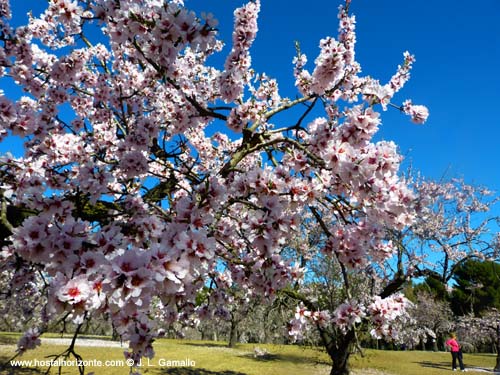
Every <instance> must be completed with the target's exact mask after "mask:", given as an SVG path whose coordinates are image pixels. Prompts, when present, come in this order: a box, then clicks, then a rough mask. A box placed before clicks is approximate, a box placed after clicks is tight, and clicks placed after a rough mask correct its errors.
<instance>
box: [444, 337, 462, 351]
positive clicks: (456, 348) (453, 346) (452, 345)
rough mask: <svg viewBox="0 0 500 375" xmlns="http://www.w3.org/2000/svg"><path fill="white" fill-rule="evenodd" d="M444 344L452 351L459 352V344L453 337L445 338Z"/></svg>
mask: <svg viewBox="0 0 500 375" xmlns="http://www.w3.org/2000/svg"><path fill="white" fill-rule="evenodd" d="M446 346H448V347H449V348H450V350H451V351H452V352H459V351H460V345H458V342H457V340H455V339H449V340H447V341H446Z"/></svg>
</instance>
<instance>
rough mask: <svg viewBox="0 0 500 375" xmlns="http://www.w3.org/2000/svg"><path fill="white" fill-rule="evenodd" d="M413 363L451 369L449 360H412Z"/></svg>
mask: <svg viewBox="0 0 500 375" xmlns="http://www.w3.org/2000/svg"><path fill="white" fill-rule="evenodd" d="M414 363H417V364H419V365H420V366H422V367H431V368H439V369H442V370H450V369H451V361H450V362H431V361H420V362H414Z"/></svg>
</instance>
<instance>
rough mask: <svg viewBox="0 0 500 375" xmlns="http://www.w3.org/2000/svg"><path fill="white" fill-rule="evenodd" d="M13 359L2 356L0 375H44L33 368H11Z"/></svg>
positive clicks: (0, 358) (0, 356)
mask: <svg viewBox="0 0 500 375" xmlns="http://www.w3.org/2000/svg"><path fill="white" fill-rule="evenodd" d="M10 359H11V357H7V356H4V355H0V375H18V374H19V375H24V374H26V375H27V374H43V373H45V371H42V370H40V369H37V368H33V367H18V366H11V365H10V363H9V360H10Z"/></svg>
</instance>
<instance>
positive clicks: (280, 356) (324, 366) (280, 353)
mask: <svg viewBox="0 0 500 375" xmlns="http://www.w3.org/2000/svg"><path fill="white" fill-rule="evenodd" d="M17 337H18V335H15V334H0V362H5V361H6V360H7V359H9V358H10V357H12V356H13V355H14V354H15V346H14V345H12V344H13V343H14V342H15V340H17ZM43 337H60V336H59V335H44V336H43ZM256 346H258V347H259V348H260V349H264V350H266V351H267V352H268V353H269V354H268V355H266V356H264V357H261V358H255V357H254V348H255V347H256ZM65 349H66V347H65V346H59V345H57V346H56V345H45V344H44V345H42V347H40V348H38V349H36V350H33V351H29V352H27V353H26V354H24V355H23V356H22V357H20V358H19V359H22V360H35V359H36V360H38V361H45V360H47V359H48V356H50V355H54V354H59V353H62V352H64V350H65ZM124 350H125V349H120V348H108V347H78V348H77V352H78V354H79V355H81V356H82V357H83V359H84V360H87V361H88V363H92V364H95V363H101V364H102V366H88V367H86V368H85V373H88V372H94V373H95V374H96V375H98V374H105V375H108V374H109V375H121V374H128V373H129V367H128V366H127V365H126V363H125V362H124V357H123V351H124ZM155 351H156V356H155V358H154V359H152V360H150V361H143V363H142V368H141V369H142V373H144V374H148V375H166V374H170V375H261V374H273V375H313V374H314V375H327V374H329V369H330V366H329V363H330V361H329V358H328V356H327V355H326V354H325V353H324V352H323V351H322V350H319V349H313V348H301V347H299V346H294V345H264V344H259V345H255V344H239V345H237V346H236V348H234V349H229V348H227V347H226V345H225V343H223V342H210V341H188V340H166V339H162V340H158V341H157V342H156V343H155ZM68 359H71V360H73V359H74V358H68ZM106 361H114V366H111V365H110V366H105V365H106ZM173 361H184V364H185V365H186V366H184V367H178V366H174V365H175V364H176V363H175V362H173ZM464 362H465V364H466V366H467V367H469V371H470V373H477V374H479V373H480V372H476V371H472V369H471V367H481V368H485V369H490V370H491V369H492V368H493V366H494V364H495V356H494V355H490V354H465V355H464ZM177 364H179V363H177ZM450 364H451V356H450V354H449V353H443V352H423V351H379V350H366V351H365V356H364V357H361V356H360V355H354V356H352V358H351V368H352V369H353V370H354V373H355V374H357V375H365V374H366V375H367V374H377V375H385V374H391V375H421V374H425V375H441V374H442V375H444V374H449V373H450V370H451V366H450ZM46 369H47V368H46V367H43V366H42V367H33V366H32V367H30V368H28V367H27V366H24V367H22V368H15V369H12V368H5V369H3V370H0V374H2V375H3V374H5V375H7V374H42V373H45V371H46ZM61 370H62V372H61V373H62V374H67V375H70V374H78V368H77V367H70V366H64V367H62V369H61ZM58 371H59V369H58V368H53V369H52V371H51V372H50V373H51V374H56V373H58Z"/></svg>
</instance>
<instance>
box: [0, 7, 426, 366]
mask: <svg viewBox="0 0 500 375" xmlns="http://www.w3.org/2000/svg"><path fill="white" fill-rule="evenodd" d="M259 9H260V2H259V1H258V0H255V1H251V2H249V3H247V4H246V5H244V6H242V7H241V8H238V9H236V11H235V13H234V16H235V21H234V31H233V38H232V49H231V51H230V53H229V55H228V56H227V57H226V61H225V65H224V67H223V68H222V69H219V68H217V67H215V66H211V65H210V63H209V62H207V61H208V60H207V58H208V57H210V56H211V55H213V54H215V53H218V52H220V51H221V48H222V43H221V42H220V41H219V40H218V39H217V32H216V25H217V21H216V20H215V19H214V18H213V16H212V15H211V14H202V15H201V17H200V16H197V15H196V14H195V13H194V12H192V11H190V10H188V9H187V8H186V7H185V6H184V4H183V1H182V0H172V1H160V0H141V1H136V0H120V1H116V0H85V1H76V0H53V1H51V2H49V4H48V7H47V9H46V10H45V11H44V12H43V13H42V14H41V15H35V14H33V15H30V19H29V22H28V24H27V25H24V26H19V27H15V28H14V27H12V26H11V25H10V24H9V19H10V16H11V12H10V4H9V1H8V0H0V41H1V48H0V77H4V79H7V77H8V78H9V79H10V80H11V81H13V82H15V83H16V85H18V86H19V88H21V89H22V90H23V92H24V95H23V96H21V97H19V98H14V97H13V96H12V95H9V93H8V92H0V137H2V139H4V140H5V139H7V140H8V139H9V138H8V137H11V136H16V137H19V138H20V139H22V140H23V142H24V147H25V154H24V155H23V156H22V157H19V158H17V157H12V156H11V155H4V156H2V157H1V158H0V175H1V176H2V185H1V208H2V214H1V221H2V226H3V227H4V228H5V229H6V230H7V231H8V233H11V235H10V237H8V238H7V239H5V240H6V241H7V244H6V245H5V246H4V247H3V249H2V257H1V267H2V269H8V270H10V272H12V274H13V276H14V277H15V278H16V280H17V283H18V285H22V284H23V283H29V282H30V280H33V278H34V275H35V274H36V275H38V276H40V277H41V278H42V279H43V285H44V287H43V288H41V289H40V291H39V293H43V294H44V296H45V297H46V298H47V303H46V305H45V306H44V307H43V309H42V311H41V313H40V314H39V315H38V319H39V322H40V325H39V327H34V328H33V330H31V331H29V332H28V333H27V334H26V335H25V336H23V339H22V340H21V341H22V342H21V344H20V346H19V352H23V351H25V350H26V349H30V348H32V347H34V346H36V345H37V344H38V343H39V341H38V335H39V333H40V332H41V331H43V329H44V327H45V326H46V324H47V323H48V322H50V321H53V320H56V319H66V320H68V321H72V322H73V323H75V324H76V325H77V326H78V327H80V326H81V325H82V324H83V323H84V322H85V321H86V320H88V319H91V318H92V317H96V316H104V315H109V317H110V319H111V322H112V324H113V326H114V327H115V329H116V330H117V331H118V333H119V334H120V335H121V336H122V338H123V339H124V340H126V341H128V342H129V345H130V351H129V352H128V353H127V356H128V357H130V358H133V359H135V360H139V359H140V358H141V357H143V356H145V357H152V356H153V355H154V350H153V346H152V344H153V341H154V338H155V337H156V335H157V323H158V321H157V320H156V319H154V316H157V314H156V313H155V314H154V315H153V314H151V311H152V310H155V311H156V309H158V307H160V308H161V310H162V313H161V316H162V318H163V319H164V322H162V323H165V322H167V323H168V322H172V323H174V322H176V323H177V322H186V323H189V322H194V321H196V319H197V316H201V317H203V316H210V314H207V312H208V311H209V310H210V309H217V308H219V306H220V305H221V304H223V303H224V302H225V299H227V298H228V297H227V296H229V295H230V294H228V293H226V290H227V289H230V288H231V287H232V285H237V287H238V288H239V289H240V290H242V291H245V292H246V293H248V294H249V295H259V296H262V297H265V298H268V299H270V300H272V299H273V298H274V296H275V295H276V292H277V291H278V290H280V289H282V288H284V287H286V286H289V285H290V284H293V283H295V282H296V281H297V280H298V279H300V278H301V276H302V274H303V269H302V268H301V265H300V264H299V263H297V262H293V261H291V260H290V259H287V258H286V257H284V256H283V254H282V249H283V248H285V247H286V246H287V243H288V242H289V241H290V240H291V239H292V238H294V237H295V236H296V235H297V230H298V229H299V228H298V226H299V223H300V218H301V217H303V216H305V215H307V214H308V213H309V214H310V215H312V216H313V219H314V220H315V221H316V223H317V225H318V226H319V228H321V230H322V231H323V234H324V236H325V237H326V246H325V249H324V250H323V251H324V254H325V256H328V257H335V258H337V259H338V260H339V262H340V264H341V273H342V274H347V273H348V272H349V271H350V270H358V269H364V267H366V266H367V265H368V264H375V265H376V264H379V263H381V262H383V261H385V260H386V259H387V258H389V257H391V256H392V254H393V253H394V250H395V246H394V244H393V243H391V242H390V241H387V240H386V235H385V230H386V228H392V229H394V230H399V231H401V230H403V229H404V228H405V227H407V226H408V225H411V224H412V223H413V221H414V219H415V211H414V207H413V204H412V202H413V200H414V198H415V194H414V193H413V191H412V190H411V189H410V188H409V187H408V185H407V183H406V182H405V181H404V180H402V179H400V178H399V176H398V170H399V164H400V162H401V156H400V155H399V154H398V152H397V146H396V145H395V144H394V143H393V142H389V141H380V142H374V141H373V136H374V134H375V133H376V132H377V130H378V128H379V126H380V124H381V120H380V113H379V112H378V110H380V109H381V110H386V109H387V108H388V107H396V108H398V109H399V110H400V111H402V112H403V113H405V114H408V115H409V116H411V119H412V120H413V122H415V123H423V122H424V121H425V120H426V118H427V116H428V111H427V109H426V108H425V107H423V106H419V105H414V104H413V103H412V102H411V101H409V100H406V101H404V103H403V104H401V105H395V104H393V103H392V102H391V100H392V98H393V96H394V95H395V94H396V93H397V92H398V91H399V90H400V89H401V88H402V87H403V85H404V84H405V83H406V81H407V80H408V79H409V75H410V69H411V67H412V64H413V63H414V60H415V59H414V57H413V56H412V55H411V54H409V53H407V52H406V53H404V56H403V57H404V59H403V62H402V64H401V66H399V68H397V69H396V70H395V74H394V76H393V77H392V78H391V79H390V81H389V82H387V83H381V82H379V81H378V80H376V79H374V78H371V77H369V76H362V75H361V74H360V72H361V68H360V65H359V64H358V63H357V62H356V59H355V43H356V35H355V19H354V17H353V16H351V15H350V14H349V1H346V4H345V5H344V6H341V7H340V9H339V27H338V35H337V36H336V38H333V37H327V38H325V39H322V40H321V41H320V53H319V55H318V56H317V57H316V59H315V60H314V61H313V63H312V64H310V65H309V66H310V69H309V68H308V65H307V58H306V56H305V55H304V54H302V53H300V52H298V54H297V56H296V57H295V59H294V61H293V64H294V69H293V72H292V69H291V74H292V73H293V76H292V75H291V78H292V79H294V80H295V82H296V86H297V90H298V92H297V93H295V94H293V96H294V97H297V99H289V98H287V97H285V96H282V93H280V91H279V86H278V82H277V81H276V80H275V79H273V78H272V77H269V76H267V75H266V74H265V73H257V72H255V71H254V70H253V69H252V64H251V55H250V52H249V51H250V47H251V45H252V43H253V41H254V39H255V37H256V34H257V16H258V13H259ZM292 107H299V108H304V110H303V113H302V115H300V116H299V117H298V118H297V119H296V121H295V122H294V123H290V122H287V123H285V124H281V123H278V122H275V121H274V119H275V115H276V114H278V113H280V112H284V111H287V110H288V109H290V108H292ZM313 109H314V110H315V111H314V112H313ZM320 110H323V114H322V115H321V114H320V113H319V111H320ZM313 113H314V116H313ZM9 207H14V208H16V209H18V210H21V209H22V210H25V211H26V212H29V213H30V215H29V216H28V217H27V218H26V219H25V220H24V221H22V223H21V224H20V225H18V226H16V225H13V223H12V222H10V221H9V220H8V215H7V213H8V210H9ZM207 286H209V288H210V293H213V297H212V298H211V299H209V301H208V302H210V303H207V304H205V305H203V306H197V304H196V296H197V294H198V292H199V291H200V290H202V289H203V288H206V287H207ZM347 297H348V298H347V300H346V304H345V305H343V306H342V309H341V310H339V311H337V312H335V314H334V315H331V316H329V315H327V314H324V316H323V315H321V314H320V313H319V312H311V314H313V315H312V316H313V317H316V315H314V314H317V316H318V319H323V320H321V322H322V323H321V324H323V322H324V324H327V325H335V326H337V327H339V329H341V330H342V329H344V330H345V331H346V335H347V338H348V339H349V338H350V335H351V333H350V332H352V330H350V327H352V324H353V323H355V322H356V321H357V319H358V316H361V315H366V316H369V317H370V319H371V320H372V321H373V323H374V327H375V328H374V334H375V335H385V334H389V335H390V334H391V329H390V325H391V321H393V320H397V319H398V318H399V317H400V316H402V315H403V312H404V308H405V306H406V300H405V299H404V297H402V296H401V295H396V296H394V295H391V294H389V293H388V294H378V295H374V296H372V297H367V298H366V299H365V301H363V303H361V302H360V303H354V302H353V301H351V300H350V299H349V296H347ZM158 301H160V302H161V303H158ZM306 315H307V313H306V312H304V313H303V314H302V315H300V312H299V317H300V316H306ZM315 319H316V318H315ZM37 328H39V330H38V331H37V330H36V329H37ZM78 331H79V329H77V330H76V332H77V333H78ZM66 354H73V355H75V353H74V350H73V348H72V347H71V348H69V351H68V353H66ZM329 354H330V356H332V358H333V359H334V368H333V370H332V374H345V373H347V369H346V366H345V364H344V363H343V362H339V361H338V359H339V358H340V359H341V357H338V358H337V357H335V356H333V354H332V352H330V351H329ZM80 371H81V373H83V372H84V369H83V368H81V369H80Z"/></svg>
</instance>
